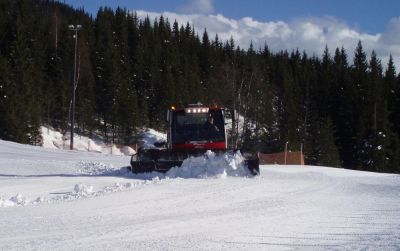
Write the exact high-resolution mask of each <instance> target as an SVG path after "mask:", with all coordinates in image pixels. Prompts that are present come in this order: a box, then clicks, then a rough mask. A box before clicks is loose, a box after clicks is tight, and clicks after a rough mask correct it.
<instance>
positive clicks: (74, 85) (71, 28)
mask: <svg viewBox="0 0 400 251" xmlns="http://www.w3.org/2000/svg"><path fill="white" fill-rule="evenodd" d="M68 28H69V29H70V30H71V31H74V32H75V34H74V38H75V53H74V83H73V86H72V109H71V110H72V111H71V143H70V145H69V149H71V150H73V149H74V124H75V90H76V52H77V46H78V31H79V30H80V29H81V28H82V25H80V24H77V25H73V24H70V25H69V26H68Z"/></svg>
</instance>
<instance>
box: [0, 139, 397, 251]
mask: <svg viewBox="0 0 400 251" xmlns="http://www.w3.org/2000/svg"><path fill="white" fill-rule="evenodd" d="M238 158H239V160H240V156H238V155H235V156H228V157H227V156H224V157H223V158H222V159H221V158H220V157H218V156H213V155H212V153H209V156H208V157H206V158H199V159H192V160H188V162H187V163H185V167H184V168H183V169H182V170H180V171H179V170H172V171H171V173H169V174H167V175H161V174H155V173H153V174H148V175H133V174H130V173H128V172H127V171H126V169H125V166H127V165H128V164H129V157H128V156H115V155H106V154H101V153H93V152H82V151H66V150H59V149H46V148H41V147H33V146H26V145H20V144H16V143H12V142H6V141H0V226H1V227H0V250H26V249H29V250H32V249H34V250H114V249H117V250H121V249H123V250H400V200H399V199H400V176H399V175H393V174H377V173H368V172H359V171H352V170H343V169H333V168H326V167H311V166H287V167H283V166H262V167H261V175H260V176H258V177H248V174H247V173H246V172H245V171H243V169H242V167H241V166H240V163H239V162H240V161H239V162H235V161H238ZM201 165H203V168H201ZM199 166H200V167H199ZM210 170H218V171H217V172H212V171H210Z"/></svg>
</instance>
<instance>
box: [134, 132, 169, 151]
mask: <svg viewBox="0 0 400 251" xmlns="http://www.w3.org/2000/svg"><path fill="white" fill-rule="evenodd" d="M140 137H141V143H140V147H141V148H144V149H151V148H155V146H154V143H157V142H165V141H167V135H166V134H165V133H161V132H158V131H156V130H153V129H146V130H144V131H143V132H141V133H140Z"/></svg>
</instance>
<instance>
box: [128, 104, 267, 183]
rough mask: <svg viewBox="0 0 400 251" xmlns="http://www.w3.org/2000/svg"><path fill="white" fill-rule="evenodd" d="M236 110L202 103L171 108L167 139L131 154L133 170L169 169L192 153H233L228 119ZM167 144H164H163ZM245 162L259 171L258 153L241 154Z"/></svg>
mask: <svg viewBox="0 0 400 251" xmlns="http://www.w3.org/2000/svg"><path fill="white" fill-rule="evenodd" d="M229 116H233V113H232V112H231V111H230V110H228V109H226V108H222V107H217V106H213V107H207V106H203V105H201V104H195V105H189V106H188V107H186V108H175V107H171V108H170V109H169V110H168V112H167V123H168V131H167V142H163V143H159V144H156V146H158V147H155V148H152V149H139V150H138V152H137V154H136V155H133V156H132V159H131V166H130V169H131V171H132V172H134V173H143V172H153V171H156V172H167V171H168V170H169V169H171V168H172V167H175V166H178V167H179V166H181V165H182V162H183V161H184V160H185V159H186V158H189V157H191V156H201V155H204V153H205V152H206V151H208V150H211V151H213V152H215V153H216V154H224V153H227V152H232V153H234V152H235V151H236V149H233V148H231V149H229V148H228V133H227V128H226V126H227V123H226V118H227V117H229ZM161 146H164V147H161ZM242 156H243V157H244V159H245V160H244V162H245V163H244V164H245V165H246V167H247V168H248V169H249V170H250V171H251V173H252V174H254V175H257V174H259V160H258V157H257V155H256V154H250V153H242Z"/></svg>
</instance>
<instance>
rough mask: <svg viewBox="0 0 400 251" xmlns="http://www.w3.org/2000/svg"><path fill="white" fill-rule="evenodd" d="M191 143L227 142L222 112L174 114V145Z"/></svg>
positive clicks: (180, 112)
mask: <svg viewBox="0 0 400 251" xmlns="http://www.w3.org/2000/svg"><path fill="white" fill-rule="evenodd" d="M191 141H205V142H221V141H225V131H224V120H223V115H222V111H221V110H217V111H213V110H210V111H209V112H208V113H185V112H184V111H175V112H174V113H173V114H172V143H173V144H184V143H189V142H191Z"/></svg>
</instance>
